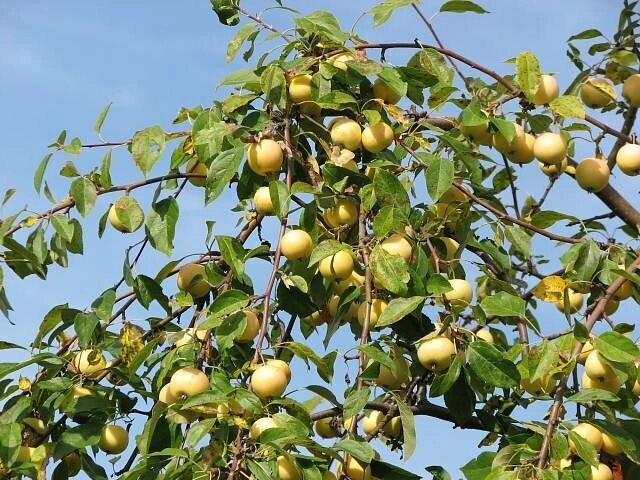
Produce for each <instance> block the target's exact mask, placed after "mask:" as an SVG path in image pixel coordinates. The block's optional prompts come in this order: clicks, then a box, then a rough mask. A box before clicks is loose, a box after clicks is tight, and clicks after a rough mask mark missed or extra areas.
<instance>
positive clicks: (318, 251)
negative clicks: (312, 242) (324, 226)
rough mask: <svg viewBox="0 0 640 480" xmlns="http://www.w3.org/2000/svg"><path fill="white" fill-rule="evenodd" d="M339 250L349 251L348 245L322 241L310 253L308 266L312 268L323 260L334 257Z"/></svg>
mask: <svg viewBox="0 0 640 480" xmlns="http://www.w3.org/2000/svg"><path fill="white" fill-rule="evenodd" d="M341 250H351V248H350V247H349V245H346V244H344V243H342V242H339V241H337V240H331V239H329V240H323V241H322V242H320V243H319V244H318V245H317V246H316V247H315V248H314V249H313V251H312V252H311V256H310V257H309V266H310V267H312V266H313V265H315V264H316V263H318V262H319V261H320V260H322V259H323V258H327V257H329V256H331V255H335V254H336V253H338V252H340V251H341Z"/></svg>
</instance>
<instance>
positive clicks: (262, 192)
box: [253, 187, 275, 215]
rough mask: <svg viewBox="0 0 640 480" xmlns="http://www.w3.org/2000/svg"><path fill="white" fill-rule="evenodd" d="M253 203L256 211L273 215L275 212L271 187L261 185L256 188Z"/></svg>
mask: <svg viewBox="0 0 640 480" xmlns="http://www.w3.org/2000/svg"><path fill="white" fill-rule="evenodd" d="M253 204H254V205H255V206H256V212H258V213H261V214H262V215H273V214H274V213H275V209H274V207H273V202H272V201H271V193H270V192H269V187H260V188H259V189H258V190H256V193H255V194H254V195H253Z"/></svg>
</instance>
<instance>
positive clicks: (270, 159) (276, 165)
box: [247, 138, 284, 176]
mask: <svg viewBox="0 0 640 480" xmlns="http://www.w3.org/2000/svg"><path fill="white" fill-rule="evenodd" d="M283 159H284V156H283V154H282V148H280V144H279V143H278V142H276V141H275V140H272V139H270V138H263V139H262V140H260V141H259V142H256V143H252V144H251V145H249V148H248V150H247V162H248V164H249V168H250V169H251V170H253V171H254V173H257V174H258V175H262V176H264V175H267V174H268V173H275V172H279V171H280V168H281V167H282V161H283Z"/></svg>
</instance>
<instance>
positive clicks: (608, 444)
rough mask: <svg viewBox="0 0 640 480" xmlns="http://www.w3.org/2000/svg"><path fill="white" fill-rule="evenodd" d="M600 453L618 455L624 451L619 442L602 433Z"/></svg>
mask: <svg viewBox="0 0 640 480" xmlns="http://www.w3.org/2000/svg"><path fill="white" fill-rule="evenodd" d="M602 451H603V452H606V453H608V454H609V455H612V456H614V457H615V456H616V455H620V454H621V453H622V452H623V451H624V450H623V449H622V445H620V442H618V440H616V439H615V438H613V437H612V436H611V435H609V434H607V433H606V432H602Z"/></svg>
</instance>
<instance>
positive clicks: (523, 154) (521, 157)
mask: <svg viewBox="0 0 640 480" xmlns="http://www.w3.org/2000/svg"><path fill="white" fill-rule="evenodd" d="M535 142H536V138H535V137H534V136H533V135H531V134H530V133H525V134H524V140H523V141H520V142H518V143H517V144H516V145H515V146H514V151H512V152H509V153H507V154H506V155H505V156H506V157H507V159H508V160H510V161H512V162H513V163H517V164H519V165H526V164H527V163H531V162H532V161H533V159H534V157H535V155H534V147H535Z"/></svg>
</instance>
